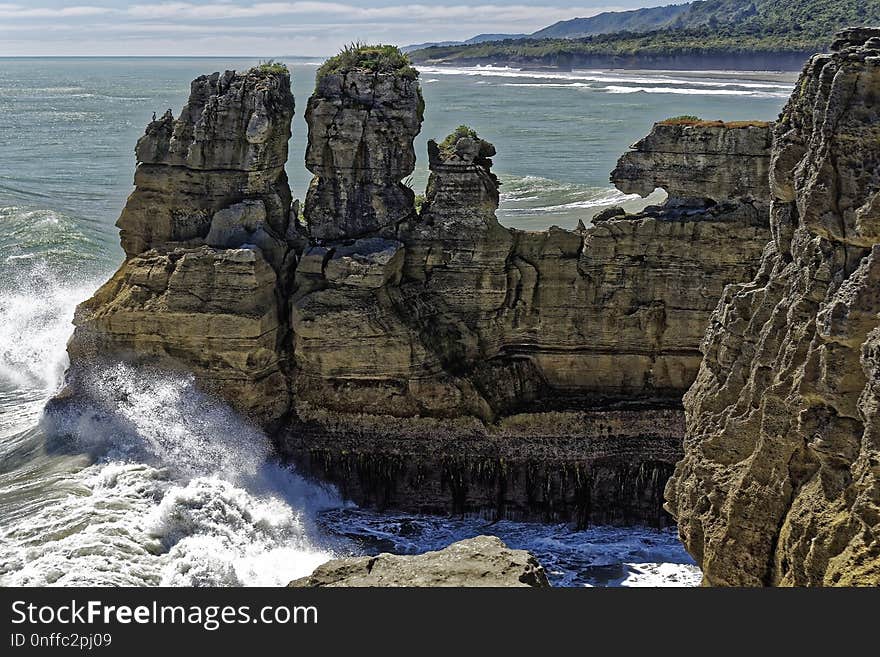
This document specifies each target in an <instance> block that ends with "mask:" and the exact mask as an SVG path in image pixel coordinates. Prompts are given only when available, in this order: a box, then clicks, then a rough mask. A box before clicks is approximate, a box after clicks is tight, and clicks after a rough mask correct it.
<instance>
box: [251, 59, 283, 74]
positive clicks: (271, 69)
mask: <svg viewBox="0 0 880 657" xmlns="http://www.w3.org/2000/svg"><path fill="white" fill-rule="evenodd" d="M251 70H252V71H259V72H260V73H281V74H289V73H290V71H289V70H288V69H287V64H285V63H284V62H276V61H275V60H274V59H270V60H268V61H265V62H260V63H259V64H258V65H257V66H254V67H253V68H252V69H251Z"/></svg>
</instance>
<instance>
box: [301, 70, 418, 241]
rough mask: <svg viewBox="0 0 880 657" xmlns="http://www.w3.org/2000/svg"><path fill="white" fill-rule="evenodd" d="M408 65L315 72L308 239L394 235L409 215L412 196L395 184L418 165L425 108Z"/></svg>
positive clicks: (309, 117) (311, 105) (309, 116)
mask: <svg viewBox="0 0 880 657" xmlns="http://www.w3.org/2000/svg"><path fill="white" fill-rule="evenodd" d="M411 70H412V69H408V70H405V71H393V70H391V71H383V72H374V71H367V70H360V69H358V68H339V69H331V70H329V71H324V70H321V71H319V74H318V79H317V88H316V89H315V93H314V94H312V97H311V98H309V103H308V107H307V108H306V121H307V122H308V124H309V144H308V149H307V150H306V167H308V169H309V171H311V172H312V173H314V174H315V178H314V180H313V181H312V184H311V186H310V187H309V192H308V195H307V196H306V203H305V216H306V221H307V223H308V226H309V232H310V234H311V236H312V237H313V238H314V239H318V240H325V239H331V240H333V239H340V238H348V237H362V236H364V235H367V234H370V233H375V232H377V231H379V230H380V229H383V228H388V229H390V230H391V231H392V232H393V231H394V229H395V228H396V226H397V224H398V223H400V222H401V221H404V220H406V219H408V218H410V217H411V216H412V215H413V214H415V194H414V193H413V191H412V190H411V189H410V188H409V187H407V186H406V185H404V184H403V183H402V182H401V181H402V180H403V179H404V178H406V177H407V176H408V175H409V174H411V173H412V172H413V168H414V167H415V164H416V154H415V149H414V148H413V139H415V137H416V135H417V134H418V133H419V129H420V128H421V125H422V110H423V107H424V105H423V102H424V101H423V100H422V92H421V89H420V87H419V84H418V81H417V80H416V79H415V75H414V74H410V73H409V71H411ZM413 73H414V72H413Z"/></svg>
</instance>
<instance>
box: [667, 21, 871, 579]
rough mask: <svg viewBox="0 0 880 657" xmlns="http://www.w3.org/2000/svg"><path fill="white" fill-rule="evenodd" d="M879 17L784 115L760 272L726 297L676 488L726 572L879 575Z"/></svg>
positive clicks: (842, 48)
mask: <svg viewBox="0 0 880 657" xmlns="http://www.w3.org/2000/svg"><path fill="white" fill-rule="evenodd" d="M878 96H880V29H859V30H848V31H846V32H844V33H842V34H841V35H839V37H838V39H837V40H836V42H835V44H834V51H833V52H832V53H831V54H829V55H816V56H814V57H813V58H812V59H811V60H810V62H809V63H808V64H807V66H806V68H805V69H804V72H803V74H802V75H801V78H800V81H799V82H798V85H797V87H796V91H795V93H794V95H793V96H792V98H791V100H790V101H789V103H788V105H787V106H786V108H785V110H784V111H783V114H782V118H781V120H780V122H779V124H778V125H777V126H776V133H775V144H774V148H773V156H772V161H771V172H770V181H771V185H770V189H771V193H772V215H771V228H772V232H773V239H772V241H771V242H770V243H769V244H768V245H767V248H766V250H765V252H764V256H763V259H762V262H761V266H760V270H759V272H758V274H757V276H756V277H755V278H754V279H753V280H752V281H751V282H749V283H744V284H740V285H733V286H731V287H729V288H728V289H727V290H726V291H725V293H724V296H723V298H722V300H721V302H720V303H719V305H718V308H717V309H716V310H715V312H714V313H713V315H712V318H711V321H710V323H709V328H708V332H707V334H706V337H705V340H704V342H703V345H702V350H703V354H704V357H703V362H702V365H701V367H700V371H699V374H698V376H697V379H696V382H695V383H694V385H693V387H692V388H691V389H690V391H689V392H688V393H687V395H686V396H685V408H686V411H687V440H686V442H685V458H684V460H683V461H682V462H681V463H680V464H679V465H678V466H677V468H676V470H675V474H674V476H673V478H672V479H671V480H670V482H669V485H668V487H667V490H666V495H667V499H668V500H669V501H668V508H669V510H670V511H671V512H672V513H673V515H674V516H675V517H676V519H677V520H678V523H679V529H680V533H681V537H682V540H683V541H684V543H685V545H686V547H687V548H688V550H689V551H690V552H691V554H693V555H694V557H695V558H696V559H697V561H698V562H699V564H700V566H701V567H702V569H703V573H704V578H705V579H704V581H705V583H707V584H711V585H749V586H757V585H795V586H816V585H835V584H836V585H878V584H880V412H878V409H880V177H878V171H880V169H878V165H880V116H878V105H877V98H878Z"/></svg>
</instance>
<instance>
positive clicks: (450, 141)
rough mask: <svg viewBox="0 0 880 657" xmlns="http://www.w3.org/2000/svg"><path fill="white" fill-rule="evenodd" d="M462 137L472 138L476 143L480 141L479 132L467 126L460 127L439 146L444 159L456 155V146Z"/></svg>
mask: <svg viewBox="0 0 880 657" xmlns="http://www.w3.org/2000/svg"><path fill="white" fill-rule="evenodd" d="M462 137H470V138H471V139H473V140H474V141H480V137H479V135H477V131H476V130H474V129H473V128H471V127H470V126H467V125H460V126H458V127H457V128H456V129H455V130H453V131H452V132H451V133H450V134H449V135H448V136H447V137H446V139H444V140H443V141H441V142H440V144H438V147H439V148H440V152H441V153H442V154H443V157H447V158H448V157H452V156H453V155H455V145H456V144H457V143H458V140H459V139H461V138H462Z"/></svg>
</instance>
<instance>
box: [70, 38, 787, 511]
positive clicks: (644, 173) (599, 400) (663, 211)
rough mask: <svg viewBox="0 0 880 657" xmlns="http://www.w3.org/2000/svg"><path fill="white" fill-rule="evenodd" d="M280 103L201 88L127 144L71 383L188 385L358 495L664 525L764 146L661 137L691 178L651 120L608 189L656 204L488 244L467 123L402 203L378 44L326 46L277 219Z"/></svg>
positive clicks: (764, 129) (761, 202)
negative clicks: (107, 362) (93, 367)
mask: <svg viewBox="0 0 880 657" xmlns="http://www.w3.org/2000/svg"><path fill="white" fill-rule="evenodd" d="M362 55H363V56H362ZM367 55H368V56H369V57H373V59H368V58H366V59H365V57H367ZM288 87H289V80H288V79H287V77H286V75H284V74H280V73H273V72H271V71H263V70H260V69H257V70H253V71H250V72H247V73H244V74H242V73H238V74H234V73H227V74H224V75H223V76H218V75H214V76H211V77H208V78H200V79H199V80H197V81H196V82H195V83H194V85H193V93H192V96H191V98H190V101H189V103H188V105H187V107H186V108H185V110H184V112H183V113H182V114H181V116H180V117H179V118H178V119H176V120H174V119H172V118H171V117H170V115H169V116H166V117H163V118H162V119H161V120H160V121H156V122H154V123H151V124H150V126H148V128H147V134H146V135H145V137H144V138H142V140H141V141H140V142H139V145H138V150H137V155H138V159H139V165H138V174H137V176H136V185H137V188H136V190H135V192H134V194H133V195H132V197H131V198H130V199H129V203H128V204H127V206H126V208H125V210H124V211H123V213H122V217H121V218H120V222H119V225H120V227H121V229H122V236H123V244H124V245H125V248H126V253H127V259H126V261H125V263H124V264H123V265H122V267H121V269H120V271H119V272H118V273H117V274H116V275H115V276H114V277H113V278H112V279H111V281H109V282H108V283H107V284H106V285H105V286H104V287H102V288H101V289H100V290H99V291H98V293H97V294H96V295H95V297H93V298H92V299H90V300H89V301H87V302H86V303H84V304H83V305H82V306H81V307H80V309H79V310H78V313H77V317H76V322H75V323H76V324H77V329H76V332H75V335H74V337H73V339H72V341H71V345H70V354H71V361H72V367H71V373H70V376H69V379H70V381H71V383H72V388H76V383H77V372H78V371H80V370H81V369H82V368H84V367H85V366H86V365H88V364H90V363H92V362H93V361H94V360H95V359H96V358H98V357H101V358H109V359H118V358H124V359H133V360H136V361H138V362H144V363H150V364H152V365H154V366H159V367H163V368H177V369H181V368H184V369H187V370H189V371H192V372H193V373H194V374H195V376H196V379H197V381H198V382H199V383H200V384H201V385H202V386H203V387H205V388H207V389H209V390H211V391H214V392H216V393H218V394H220V395H222V396H223V397H224V398H226V399H227V400H229V401H230V402H231V403H232V404H233V406H234V407H235V408H237V409H238V410H239V411H241V412H243V413H245V414H247V415H248V416H249V417H251V418H252V419H253V420H254V421H255V422H257V423H259V424H261V425H262V426H264V427H266V428H267V429H269V430H270V431H272V433H273V435H274V436H275V437H276V442H277V444H278V446H279V448H280V449H281V451H282V452H283V453H285V454H286V455H287V456H289V457H290V458H292V459H293V460H294V461H296V462H297V463H298V464H300V466H301V467H303V468H304V469H305V470H307V471H308V472H310V473H312V474H314V475H316V476H320V477H323V478H325V479H328V480H330V481H333V482H335V483H337V484H338V485H339V486H340V488H341V490H342V492H343V493H344V494H345V495H347V496H349V497H351V498H353V499H355V500H356V501H359V502H363V503H370V504H375V505H378V506H393V507H397V508H403V509H408V510H414V511H438V512H445V511H450V510H452V511H455V512H459V513H485V514H487V515H493V516H504V517H515V518H537V519H546V520H569V519H572V520H576V521H577V522H579V523H581V524H585V523H588V522H614V523H632V522H642V523H645V522H647V523H651V524H664V523H665V522H666V520H667V518H666V516H665V514H664V512H663V511H662V509H661V502H662V490H663V486H664V484H665V482H666V479H667V478H668V476H669V474H670V473H671V471H672V468H673V464H674V463H675V462H676V461H677V460H678V459H679V458H680V456H681V439H682V435H683V433H684V425H683V414H682V411H681V407H680V404H681V396H682V394H683V393H684V391H685V390H687V388H688V386H690V384H691V383H692V382H693V380H694V378H695V377H696V374H697V370H698V367H699V363H700V358H701V356H700V352H699V349H698V345H699V341H700V339H701V337H702V335H703V333H704V330H705V326H706V324H707V322H708V318H709V315H710V313H711V312H712V310H713V308H715V306H716V305H717V302H718V299H719V298H720V297H721V294H722V290H723V289H724V286H725V285H727V284H729V283H732V282H739V281H743V280H748V279H749V278H751V277H752V276H754V274H755V273H756V271H757V269H756V267H757V264H758V262H759V260H760V254H761V250H762V248H763V246H764V245H765V244H766V242H767V241H768V239H769V231H768V216H767V206H766V202H765V201H766V197H762V196H761V192H760V190H761V186H760V185H759V184H758V183H757V182H756V181H758V180H760V179H761V178H762V177H763V176H764V175H765V172H766V171H767V170H768V167H769V155H770V154H769V143H770V139H769V134H770V127H769V126H766V125H765V126H761V125H751V124H749V125H723V126H717V125H714V124H713V125H709V126H707V125H702V124H695V125H688V126H678V127H676V128H675V136H674V139H673V141H680V142H684V143H689V144H700V145H701V146H700V148H701V149H702V150H701V151H700V152H699V157H697V156H696V155H695V156H694V157H693V158H691V159H688V157H689V156H688V155H687V154H686V153H682V152H678V151H676V150H675V146H674V145H670V136H669V130H668V129H667V126H665V125H663V124H660V125H657V126H655V128H654V130H653V131H652V134H651V135H650V136H649V137H648V138H646V139H645V140H643V141H642V142H640V144H638V145H637V146H636V148H635V150H634V151H633V152H631V153H629V154H627V155H625V156H624V159H623V160H622V162H621V165H620V166H619V167H618V170H617V172H616V173H615V182H616V183H617V184H618V185H619V186H621V187H622V188H626V189H630V188H638V189H639V190H641V191H644V192H649V191H653V189H654V187H655V186H657V185H661V186H666V187H668V188H669V191H670V193H671V194H672V200H671V201H670V202H668V203H667V204H665V205H663V206H658V207H653V208H648V209H647V210H646V211H644V212H642V213H639V214H636V215H626V214H624V213H623V211H622V210H612V211H610V212H605V213H603V214H602V215H601V216H599V217H597V218H595V219H594V220H593V223H592V225H590V226H589V227H586V226H583V225H582V226H581V227H580V228H579V229H578V230H575V231H566V230H561V229H558V228H551V229H550V230H548V231H543V232H534V233H531V232H523V231H517V230H511V229H507V228H505V227H503V226H501V225H500V224H499V223H498V220H497V218H496V216H495V211H496V209H497V207H498V202H499V183H498V179H497V178H496V177H495V175H494V174H493V173H492V159H491V158H492V157H493V155H494V154H495V149H494V147H493V146H492V144H490V143H489V142H487V141H485V140H483V139H481V138H480V137H479V136H478V135H477V134H476V132H474V131H473V130H471V129H469V128H466V127H464V126H462V127H461V128H459V129H458V130H456V131H455V132H454V133H453V134H452V135H450V136H449V137H448V138H446V139H445V140H443V141H442V142H440V143H436V142H431V143H430V145H429V153H428V156H429V157H428V160H429V166H430V170H431V175H430V179H429V183H428V188H427V190H426V201H425V204H424V206H423V207H422V209H421V212H419V213H417V212H416V211H415V206H414V202H413V201H414V199H413V193H412V191H411V190H409V189H408V188H406V186H405V185H403V184H402V183H401V180H402V178H403V177H404V176H406V175H407V173H408V172H410V171H411V170H412V167H413V162H414V151H413V147H412V142H413V138H414V137H415V135H416V134H417V133H418V131H419V128H420V125H421V117H422V110H423V106H422V101H421V93H420V91H419V87H418V82H417V79H416V73H415V71H414V70H413V69H412V68H410V67H408V66H407V65H406V63H405V61H404V60H402V58H401V56H400V55H399V53H397V54H396V55H395V54H394V53H389V52H388V49H387V48H384V49H374V50H369V52H368V53H366V54H364V53H362V52H359V51H357V50H354V51H346V53H343V55H341V56H340V57H338V58H334V59H333V60H331V61H330V62H328V64H327V65H325V66H324V67H322V68H321V69H320V70H319V74H318V80H317V86H316V90H315V93H314V94H313V96H312V98H311V99H310V100H309V103H308V110H307V113H306V115H307V119H308V121H309V144H308V148H307V153H306V163H307V165H308V167H309V168H310V169H311V170H312V171H313V173H314V174H315V179H314V180H313V182H312V185H311V187H310V188H309V191H308V195H307V198H306V203H305V207H304V223H302V224H301V223H299V222H298V221H295V220H294V218H293V217H292V216H291V213H290V211H289V210H290V192H289V191H288V190H287V189H286V180H285V178H284V173H283V168H281V164H283V161H284V155H285V152H284V149H285V148H286V139H287V136H288V135H289V129H290V128H289V126H290V114H291V111H292V108H293V101H292V99H291V98H290V94H289V88H288ZM677 162H678V164H677ZM695 162H700V163H702V164H700V166H702V167H703V169H702V171H703V174H701V175H702V179H703V180H704V182H705V187H701V186H698V185H695V184H694V183H693V182H692V181H691V180H690V178H689V175H688V170H687V167H688V166H691V165H695V164H694V163H695ZM661 164H662V166H661ZM720 171H725V172H728V173H730V174H731V175H728V176H727V177H720V178H719V177H718V176H716V175H715V173H717V172H720ZM713 172H714V173H713ZM734 174H735V175H734ZM230 181H233V182H230ZM688 185H690V186H688ZM151 208H153V209H152V210H151Z"/></svg>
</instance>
